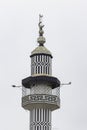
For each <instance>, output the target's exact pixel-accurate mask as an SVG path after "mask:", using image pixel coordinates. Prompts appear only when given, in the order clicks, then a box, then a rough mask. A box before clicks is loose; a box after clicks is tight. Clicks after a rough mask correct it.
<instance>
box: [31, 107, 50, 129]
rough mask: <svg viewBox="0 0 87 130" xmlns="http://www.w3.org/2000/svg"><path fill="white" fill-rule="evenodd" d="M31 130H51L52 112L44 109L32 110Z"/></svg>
mask: <svg viewBox="0 0 87 130" xmlns="http://www.w3.org/2000/svg"><path fill="white" fill-rule="evenodd" d="M30 130H51V110H50V109H44V108H39V109H38V108H34V109H33V110H31V111H30Z"/></svg>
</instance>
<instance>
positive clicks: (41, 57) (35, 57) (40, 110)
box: [22, 15, 60, 130]
mask: <svg viewBox="0 0 87 130" xmlns="http://www.w3.org/2000/svg"><path fill="white" fill-rule="evenodd" d="M42 17H43V16H42V15H40V16H39V24H38V25H39V38H38V39H37V42H38V43H39V45H38V47H37V48H35V49H34V50H33V51H32V52H31V55H30V58H31V76H30V77H27V78H25V79H23V80H22V107H23V108H24V109H25V110H29V111H30V130H51V118H52V116H51V114H52V111H54V110H56V109H59V108H60V81H59V80H58V79H57V78H56V77H53V76H52V58H53V56H52V54H51V52H50V51H49V50H48V49H47V48H46V47H45V46H44V43H45V42H46V40H45V38H44V37H43V34H44V31H43V27H44V25H42Z"/></svg>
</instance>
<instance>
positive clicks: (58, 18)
mask: <svg viewBox="0 0 87 130" xmlns="http://www.w3.org/2000/svg"><path fill="white" fill-rule="evenodd" d="M39 13H41V14H43V15H44V18H43V23H44V24H45V28H44V31H45V34H44V36H45V37H46V41H47V42H46V43H45V46H46V47H47V48H48V49H49V50H50V51H51V52H52V54H53V57H54V58H53V75H54V76H56V77H58V78H59V79H60V80H61V82H64V83H65V82H68V81H71V82H72V85H71V86H63V87H62V88H61V109H60V110H57V111H55V112H53V118H52V125H53V129H52V130H73V129H74V130H87V1H86V0H36V1H35V0H25V1H24V0H1V1H0V88H1V91H0V122H1V123H0V129H1V130H11V129H12V130H15V129H16V130H19V129H20V130H28V129H29V114H28V112H27V111H25V110H23V109H22V107H21V89H17V88H16V89H14V88H12V87H11V85H12V84H16V85H20V84H21V79H23V78H25V77H27V76H29V75H30V58H29V55H30V53H31V51H32V50H33V49H34V48H35V47H36V46H37V45H38V44H37V42H36V40H37V37H38V15H39Z"/></svg>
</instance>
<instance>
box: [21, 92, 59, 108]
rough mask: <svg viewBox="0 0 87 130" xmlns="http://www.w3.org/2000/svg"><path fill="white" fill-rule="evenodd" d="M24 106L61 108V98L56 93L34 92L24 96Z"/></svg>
mask: <svg viewBox="0 0 87 130" xmlns="http://www.w3.org/2000/svg"><path fill="white" fill-rule="evenodd" d="M22 107H23V108H25V109H27V110H32V109H33V108H48V109H51V110H56V109H58V108H60V98H59V97H57V96H56V95H47V94H32V95H27V96H25V97H22Z"/></svg>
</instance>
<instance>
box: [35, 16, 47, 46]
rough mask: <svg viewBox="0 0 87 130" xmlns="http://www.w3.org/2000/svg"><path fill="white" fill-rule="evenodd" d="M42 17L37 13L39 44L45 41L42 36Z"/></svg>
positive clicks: (41, 44)
mask: <svg viewBox="0 0 87 130" xmlns="http://www.w3.org/2000/svg"><path fill="white" fill-rule="evenodd" d="M42 17H43V15H41V14H40V15H39V24H38V26H39V37H38V39H37V42H38V43H39V46H43V44H44V43H45V42H46V40H45V38H44V37H43V34H44V31H43V27H44V25H43V24H42Z"/></svg>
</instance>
